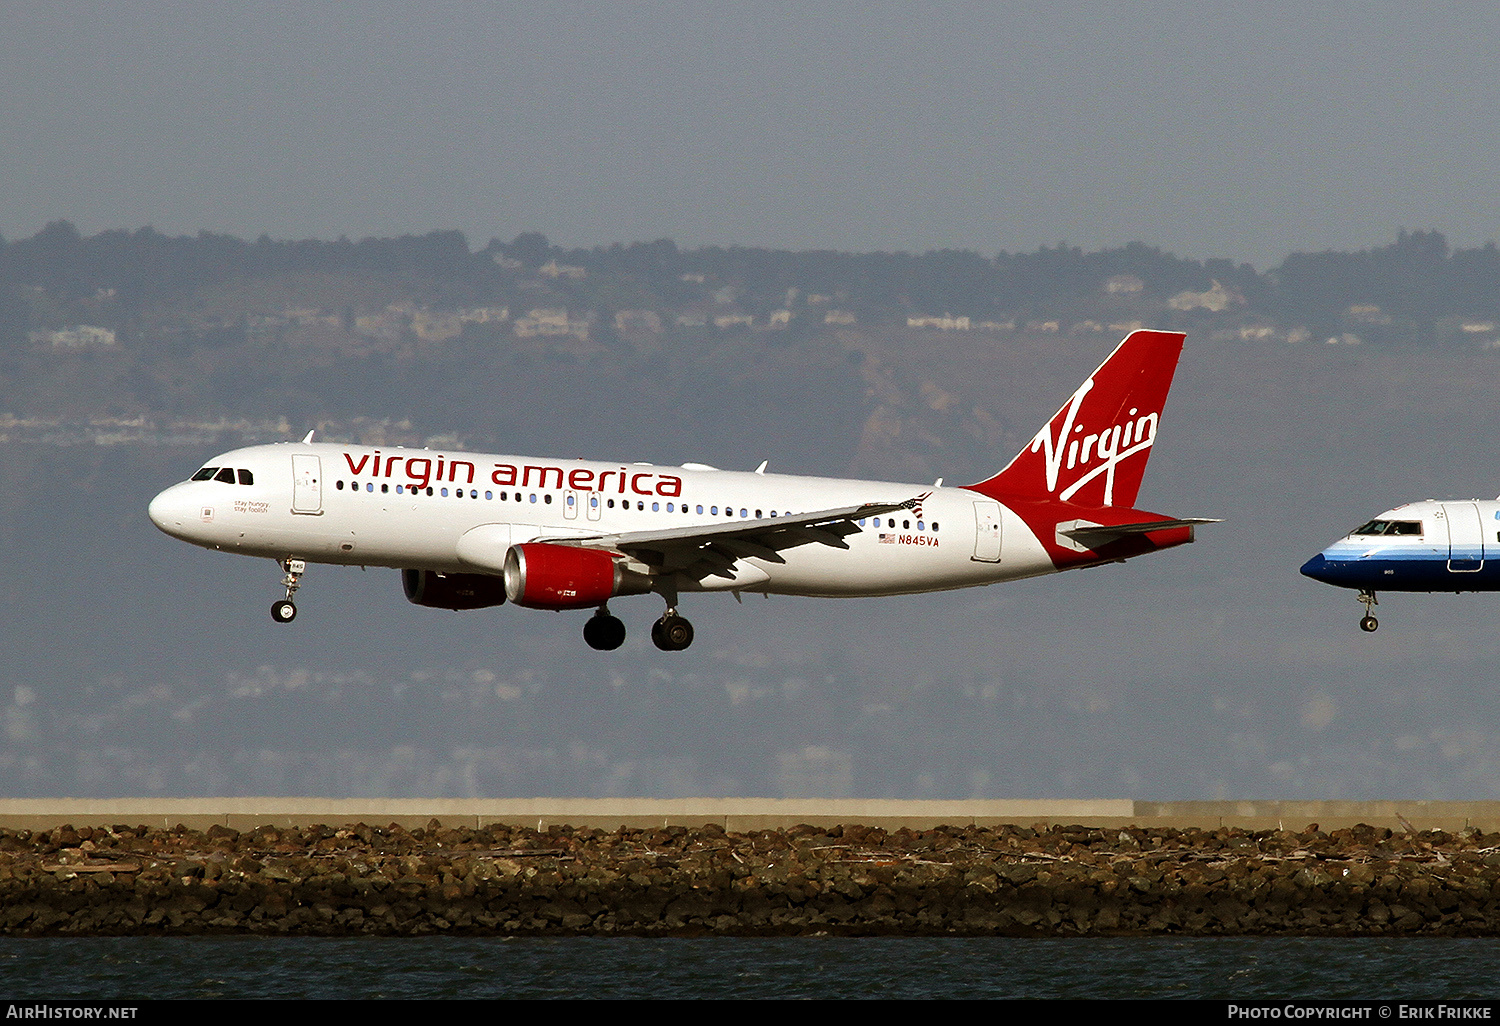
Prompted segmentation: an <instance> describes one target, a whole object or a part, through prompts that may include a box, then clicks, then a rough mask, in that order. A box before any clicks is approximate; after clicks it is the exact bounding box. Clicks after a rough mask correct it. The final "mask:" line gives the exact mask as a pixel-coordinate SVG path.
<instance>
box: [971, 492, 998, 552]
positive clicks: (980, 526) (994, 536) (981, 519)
mask: <svg viewBox="0 0 1500 1026" xmlns="http://www.w3.org/2000/svg"><path fill="white" fill-rule="evenodd" d="M974 558H975V559H976V560H978V561H979V562H981V563H998V562H1000V504H999V503H998V502H976V503H974Z"/></svg>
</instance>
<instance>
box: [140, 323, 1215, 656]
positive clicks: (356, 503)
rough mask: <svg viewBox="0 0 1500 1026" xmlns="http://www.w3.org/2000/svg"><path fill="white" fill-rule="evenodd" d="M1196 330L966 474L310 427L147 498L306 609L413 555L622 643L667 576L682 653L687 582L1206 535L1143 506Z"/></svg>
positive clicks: (833, 585)
mask: <svg viewBox="0 0 1500 1026" xmlns="http://www.w3.org/2000/svg"><path fill="white" fill-rule="evenodd" d="M1182 342H1183V336H1182V335H1181V334H1176V333H1171V332H1160V331H1136V332H1133V333H1132V334H1131V335H1130V336H1129V337H1128V338H1126V339H1125V340H1124V341H1123V342H1121V343H1120V344H1119V346H1117V347H1116V349H1115V351H1114V352H1113V353H1112V354H1111V355H1110V356H1109V358H1108V359H1107V360H1105V361H1104V364H1103V365H1102V366H1101V367H1100V368H1099V369H1098V370H1096V371H1095V372H1094V373H1093V375H1091V376H1090V377H1089V379H1088V380H1087V381H1085V382H1084V383H1083V384H1082V385H1081V386H1080V387H1079V388H1078V390H1077V391H1076V392H1074V393H1073V395H1072V397H1071V398H1070V399H1069V400H1068V401H1067V402H1066V403H1065V404H1064V405H1063V408H1062V409H1061V410H1059V411H1058V412H1057V415H1056V416H1054V417H1053V418H1052V420H1051V421H1050V422H1049V423H1048V424H1047V425H1046V426H1045V427H1043V428H1042V429H1041V431H1039V432H1038V433H1037V435H1036V437H1035V438H1034V439H1033V440H1032V441H1031V442H1030V443H1029V444H1028V445H1027V446H1026V447H1025V448H1024V449H1023V450H1022V451H1021V452H1020V453H1019V454H1018V455H1017V456H1016V457H1015V459H1013V460H1011V462H1010V464H1009V465H1008V466H1007V467H1006V468H1005V469H1004V470H1002V471H1001V472H1000V473H998V474H996V475H995V476H994V477H991V478H989V479H987V480H984V481H980V482H978V483H976V484H972V485H967V486H965V487H962V488H953V487H948V488H945V487H942V480H941V479H939V480H938V482H937V484H935V485H932V486H928V487H923V486H918V485H909V484H890V483H886V482H880V481H847V480H837V479H832V478H821V477H794V476H790V475H781V474H768V473H766V472H765V469H766V465H765V464H764V463H762V464H761V466H760V468H759V469H757V470H756V471H754V472H738V471H726V470H717V469H715V468H713V467H709V466H704V465H702V464H696V463H687V464H683V465H682V466H680V467H673V466H657V465H653V464H649V463H598V462H592V461H588V460H576V461H566V460H558V459H536V458H532V457H525V456H504V455H491V454H484V453H469V452H452V451H445V450H429V449H406V448H400V447H397V448H385V449H373V448H367V447H363V446H355V445H334V444H313V443H312V441H311V439H312V435H311V433H309V434H308V437H307V438H306V439H304V440H303V441H302V442H301V443H281V444H276V445H260V446H253V447H251V448H246V449H236V450H234V451H233V452H228V453H225V454H224V455H222V456H219V457H216V458H215V459H212V460H210V461H209V462H208V464H207V465H206V466H204V467H203V468H202V469H200V470H199V471H198V472H197V473H195V474H194V475H193V476H192V478H191V479H190V480H188V481H185V482H183V483H181V484H176V485H173V486H172V487H170V488H168V489H166V490H165V491H163V492H162V493H161V494H160V495H158V496H156V498H155V499H153V500H152V502H151V509H150V515H151V519H152V521H153V522H154V523H155V524H156V526H157V527H159V528H161V529H162V530H163V531H165V532H166V533H167V534H170V535H172V536H173V537H175V538H180V539H182V540H183V541H188V542H192V543H193V544H195V545H201V546H203V547H204V548H209V549H218V550H220V551H223V552H238V553H242V554H244V555H249V556H269V557H271V558H272V559H275V560H276V561H277V562H278V563H280V565H281V568H282V570H283V572H284V578H283V582H282V583H283V584H284V585H285V588H286V596H285V598H282V599H279V600H278V601H276V602H275V603H273V605H272V607H271V616H272V618H273V619H274V620H276V621H278V622H280V623H288V622H290V621H291V620H292V619H293V618H294V617H295V616H296V615H297V607H296V606H295V605H294V604H293V601H292V600H293V596H294V594H295V593H296V591H297V588H298V586H299V585H300V583H301V579H302V575H303V573H304V572H305V570H306V568H307V564H308V563H341V564H352V565H361V566H388V567H396V568H400V569H401V573H402V584H403V586H404V588H405V591H406V597H407V598H408V599H410V600H411V601H412V602H414V603H416V604H418V605H422V606H432V607H436V608H442V609H476V608H479V607H482V606H495V605H499V604H501V603H502V602H504V601H506V600H507V599H509V600H510V601H511V602H513V603H514V604H516V605H518V606H526V607H529V608H532V609H553V610H558V609H596V610H597V612H596V613H595V614H594V615H593V616H592V617H591V618H590V619H589V620H588V622H587V623H586V624H585V625H584V629H583V636H584V640H585V641H587V643H588V644H589V645H590V646H592V647H593V648H596V649H614V648H618V647H619V646H620V645H621V643H623V642H624V640H625V626H624V624H622V623H621V622H620V621H619V620H618V619H617V618H616V617H614V616H613V615H611V614H610V612H609V605H608V603H609V600H610V599H612V598H615V597H616V596H620V595H638V594H645V593H648V592H654V593H656V594H657V595H659V596H661V598H662V599H663V600H665V602H666V606H667V608H666V612H665V613H664V614H663V615H662V617H661V618H660V619H659V620H657V621H656V622H655V623H654V624H653V625H652V628H651V638H652V641H654V642H655V643H656V646H657V647H658V648H660V649H663V650H665V651H675V650H679V649H684V648H687V647H688V645H689V644H691V643H692V640H693V628H692V625H691V624H690V623H689V622H688V621H687V619H686V618H684V617H682V616H680V615H679V614H678V612H677V606H678V601H679V597H680V596H681V595H682V594H684V593H688V592H711V591H720V592H722V591H728V592H733V593H735V594H736V597H738V594H739V593H741V592H752V593H754V592H765V593H770V594H780V595H820V596H855V595H904V594H910V593H914V592H927V591H942V590H946V589H950V588H966V587H971V586H973V585H979V584H993V583H995V582H997V581H1011V580H1016V579H1018V578H1022V577H1035V576H1038V575H1040V574H1050V573H1055V572H1057V571H1060V570H1071V569H1074V568H1076V567H1084V566H1096V565H1098V564H1101V563H1112V562H1120V561H1122V560H1124V559H1127V558H1129V557H1131V556H1137V555H1141V554H1142V553H1146V552H1155V551H1156V550H1158V549H1165V548H1169V547H1171V546H1174V545H1181V544H1183V543H1184V542H1190V541H1192V540H1193V525H1194V524H1202V523H1211V522H1212V521H1209V520H1203V519H1192V520H1182V519H1174V518H1171V517H1166V516H1162V515H1160V514H1157V513H1148V512H1146V511H1144V510H1139V509H1134V508H1132V507H1133V506H1134V503H1135V497H1136V492H1137V490H1138V489H1139V487H1140V483H1141V477H1142V474H1143V473H1144V471H1145V468H1146V460H1147V458H1148V457H1149V456H1150V455H1151V447H1152V445H1153V444H1154V443H1155V441H1156V431H1157V425H1158V423H1159V422H1160V419H1161V409H1162V404H1163V402H1164V401H1165V399H1166V396H1167V390H1168V389H1169V388H1170V387H1171V384H1172V375H1173V373H1174V371H1175V370H1176V366H1177V358H1178V356H1179V354H1180V353H1181V351H1182Z"/></svg>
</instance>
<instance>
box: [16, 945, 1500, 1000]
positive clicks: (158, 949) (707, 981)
mask: <svg viewBox="0 0 1500 1026" xmlns="http://www.w3.org/2000/svg"><path fill="white" fill-rule="evenodd" d="M1497 964H1500V940H1495V939H1478V940H1475V939H1466V940H1453V939H1428V940H1346V939H1327V938H1281V939H1263V938H1227V939H1226V938H1184V939H1155V938H1153V939H1140V938H1131V939H1095V940H1014V939H1001V938H997V939H962V940H959V939H946V938H835V937H798V938H775V939H748V938H707V939H701V940H669V939H662V940H643V939H613V938H612V939H600V938H580V939H566V940H532V939H505V938H478V939H476V938H453V937H435V938H419V939H349V940H344V939H339V940H325V939H312V938H301V939H285V938H280V939H260V938H230V937H223V938H203V937H198V938H161V937H130V938H90V939H79V940H56V939H45V940H18V939H9V938H7V939H0V994H4V995H5V996H6V997H7V998H8V999H10V1000H28V999H29V1000H37V999H60V998H95V999H116V1000H129V999H141V998H146V997H150V998H155V999H162V998H381V997H384V998H406V999H422V998H768V997H781V998H934V997H946V998H1092V999H1098V998H1106V999H1107V998H1200V999H1204V998H1206V999H1215V998H1218V999H1224V998H1235V999H1241V1000H1248V999H1255V998H1297V997H1307V998H1325V999H1336V998H1344V999H1371V1000H1380V999H1387V1000H1398V999H1406V1000H1418V999H1429V1000H1432V999H1446V1000H1456V999H1464V998H1467V999H1485V998H1493V997H1496V996H1497V995H1500V984H1497V983H1496V982H1494V981H1495V977H1496V967H1497Z"/></svg>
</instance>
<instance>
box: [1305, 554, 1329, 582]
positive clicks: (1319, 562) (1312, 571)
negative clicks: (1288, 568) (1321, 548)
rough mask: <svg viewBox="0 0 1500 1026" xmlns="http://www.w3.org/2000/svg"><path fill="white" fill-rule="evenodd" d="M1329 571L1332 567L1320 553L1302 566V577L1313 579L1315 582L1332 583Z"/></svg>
mask: <svg viewBox="0 0 1500 1026" xmlns="http://www.w3.org/2000/svg"><path fill="white" fill-rule="evenodd" d="M1329 569H1330V566H1329V562H1328V560H1327V559H1326V558H1325V557H1324V556H1323V553H1321V552H1320V553H1318V554H1317V555H1316V556H1314V557H1313V558H1312V559H1309V560H1308V561H1307V562H1306V563H1303V564H1302V576H1303V577H1311V578H1312V579H1313V580H1315V581H1323V582H1325V583H1332V582H1331V581H1329V580H1328V574H1329Z"/></svg>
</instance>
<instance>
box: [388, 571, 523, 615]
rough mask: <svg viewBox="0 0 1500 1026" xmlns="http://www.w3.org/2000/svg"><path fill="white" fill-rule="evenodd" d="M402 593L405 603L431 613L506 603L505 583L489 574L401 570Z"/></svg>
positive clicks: (481, 607)
mask: <svg viewBox="0 0 1500 1026" xmlns="http://www.w3.org/2000/svg"><path fill="white" fill-rule="evenodd" d="M401 590H402V591H404V592H406V599H407V601H408V602H413V603H415V604H417V605H419V606H431V607H432V608H433V609H483V608H484V607H485V606H498V605H500V604H501V603H503V602H504V601H505V583H504V582H503V581H502V580H501V579H500V578H498V577H493V576H491V575H489V574H440V573H438V572H437V571H435V570H402V571H401Z"/></svg>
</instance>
